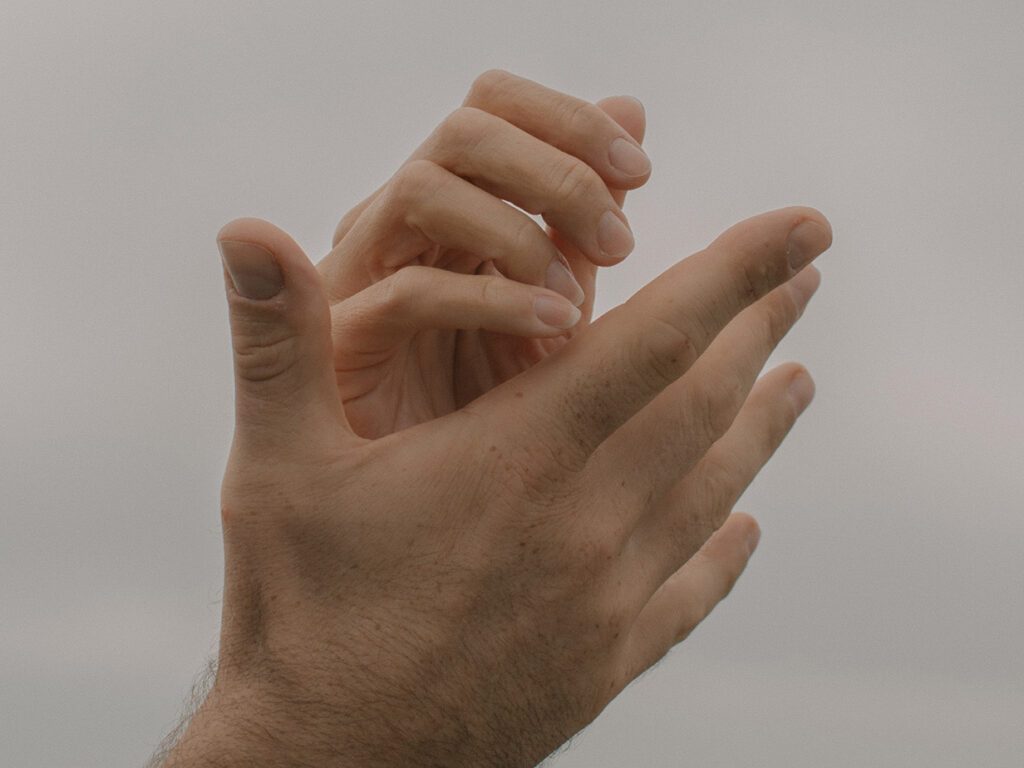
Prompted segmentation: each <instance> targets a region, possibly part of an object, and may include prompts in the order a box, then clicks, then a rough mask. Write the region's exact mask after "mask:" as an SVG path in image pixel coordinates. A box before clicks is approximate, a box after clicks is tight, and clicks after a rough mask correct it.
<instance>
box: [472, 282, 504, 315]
mask: <svg viewBox="0 0 1024 768" xmlns="http://www.w3.org/2000/svg"><path fill="white" fill-rule="evenodd" d="M503 279H504V278H500V277H492V276H490V275H480V276H479V277H478V278H477V289H476V290H477V301H478V302H479V304H480V306H481V307H492V306H497V305H498V304H499V302H500V300H501V296H500V293H499V292H500V290H501V288H502V287H504V286H502V285H500V284H499V282H498V281H500V280H503Z"/></svg>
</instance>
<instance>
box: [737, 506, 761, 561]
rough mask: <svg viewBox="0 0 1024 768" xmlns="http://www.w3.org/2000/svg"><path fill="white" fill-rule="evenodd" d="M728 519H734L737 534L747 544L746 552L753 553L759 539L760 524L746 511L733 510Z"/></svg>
mask: <svg viewBox="0 0 1024 768" xmlns="http://www.w3.org/2000/svg"><path fill="white" fill-rule="evenodd" d="M729 519H730V520H734V521H735V523H734V525H736V526H738V528H739V535H740V536H742V537H743V540H744V541H745V542H746V544H747V549H748V554H750V555H752V554H754V550H755V549H757V545H758V543H759V542H760V541H761V526H760V524H759V523H758V522H757V520H756V519H755V518H754V517H752V516H751V515H748V514H747V513H746V512H733V513H732V514H731V515H730V516H729Z"/></svg>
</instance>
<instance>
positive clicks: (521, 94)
mask: <svg viewBox="0 0 1024 768" xmlns="http://www.w3.org/2000/svg"><path fill="white" fill-rule="evenodd" d="M645 125H646V124H645V118H644V112H643V108H642V106H641V105H640V104H639V102H637V101H636V100H634V99H631V98H629V97H611V98H608V99H604V100H602V101H600V102H598V103H597V104H596V105H594V104H591V103H589V102H587V101H583V100H581V99H578V98H575V97H573V96H569V95H566V94H563V93H559V92H558V91H554V90H551V89H549V88H546V87H544V86H542V85H540V84H538V83H535V82H533V81H530V80H526V79H524V78H521V77H517V76H515V75H512V74H510V73H508V72H504V71H502V70H490V71H488V72H485V73H484V74H482V75H481V76H480V77H478V78H477V79H476V81H475V82H474V83H473V86H472V87H471V88H470V91H469V94H468V96H467V97H466V99H465V101H464V102H463V105H462V106H461V107H460V108H459V109H457V110H455V111H454V112H453V113H451V114H450V115H449V116H448V117H447V118H446V119H445V120H444V121H443V122H442V123H441V125H439V126H438V128H437V129H436V130H435V131H434V132H433V133H432V134H431V135H430V136H429V137H428V138H427V139H426V140H425V141H424V142H423V143H422V144H421V145H420V147H418V148H417V149H416V151H415V152H414V153H413V154H412V155H411V156H410V157H409V158H408V160H406V162H405V163H403V165H402V167H401V168H399V170H398V171H397V172H396V173H395V174H394V176H392V178H391V179H389V180H388V182H386V183H385V184H384V185H383V186H382V187H381V188H380V189H378V190H377V191H376V192H374V193H373V194H372V195H371V196H370V197H368V198H367V199H366V200H364V201H363V202H362V203H360V204H359V205H357V206H356V207H355V208H353V209H352V211H350V212H349V213H348V214H346V216H345V217H344V218H343V219H342V221H341V223H340V224H339V226H338V229H337V232H336V233H335V241H334V248H333V249H332V250H331V252H330V253H329V254H328V255H327V256H326V257H325V258H324V259H323V260H322V261H321V262H320V263H319V264H318V269H319V271H320V273H321V274H322V275H323V277H324V280H325V287H326V290H327V294H328V297H329V299H330V301H331V304H332V312H331V314H332V325H333V338H334V348H335V353H334V361H335V371H336V373H337V381H338V388H339V391H340V393H341V397H342V401H343V402H344V405H345V410H346V414H347V415H348V418H349V422H350V423H351V425H352V427H353V429H354V430H355V431H356V432H357V433H358V434H360V435H362V436H364V437H380V436H383V435H386V434H389V433H391V432H395V431H398V430H400V429H403V428H405V427H408V426H412V425H414V424H418V423H421V422H423V421H428V420H430V419H433V418H437V417H438V416H443V415H445V414H447V413H450V412H452V411H454V410H457V409H458V408H460V407H461V406H463V405H465V404H466V403H468V402H470V401H471V400H474V399H475V398H477V397H478V396H479V395H481V394H483V393H484V392H487V391H489V390H491V389H492V388H493V387H495V386H496V385H497V384H500V383H501V382H503V381H506V380H508V379H510V378H512V377H513V376H515V375H516V374H518V373H520V372H522V371H523V370H525V369H527V368H529V367H531V366H532V365H534V364H535V363H537V362H538V361H540V360H542V359H543V358H545V357H547V356H548V355H550V354H551V353H552V352H554V351H556V350H558V349H559V348H561V347H562V346H563V345H564V344H565V343H566V341H568V340H569V339H570V338H572V337H573V336H574V335H575V334H576V333H578V332H579V331H580V330H582V328H584V327H586V325H587V324H588V323H589V321H590V316H591V312H592V310H593V303H594V284H595V277H596V270H597V266H599V265H610V264H615V263H618V262H619V261H621V260H622V258H624V257H625V256H626V255H627V254H628V252H629V250H630V249H631V248H632V236H631V235H629V234H628V233H627V234H626V235H625V243H623V240H622V236H621V235H620V237H619V240H618V241H616V240H615V239H614V237H613V238H612V241H611V242H612V243H613V245H614V247H613V248H611V250H614V251H617V253H614V254H611V255H609V254H608V253H605V252H604V249H605V248H608V247H609V246H608V239H607V238H604V239H602V237H601V236H600V233H601V232H602V231H603V230H602V224H601V221H602V217H608V216H609V215H611V217H612V218H613V219H614V220H615V221H621V222H623V223H625V216H624V215H623V214H622V212H621V206H622V204H623V200H624V198H625V194H626V192H625V190H626V189H630V188H635V187H638V186H640V185H642V184H644V183H646V181H647V179H648V178H649V175H650V170H649V168H650V166H649V163H647V170H646V171H643V170H642V171H641V172H640V173H636V174H633V175H628V174H625V173H623V172H622V171H621V170H618V169H617V168H616V166H614V165H612V163H611V161H610V157H612V156H618V154H617V153H616V152H613V151H611V150H610V147H612V146H613V145H614V144H615V143H616V142H625V143H626V144H628V145H631V146H639V143H640V142H641V141H642V140H643V136H644V130H645ZM626 137H629V138H626ZM619 149H621V146H620V147H619ZM639 155H640V157H643V153H642V152H640V153H639ZM505 200H508V201H510V202H512V203H514V204H515V205H517V206H518V207H520V208H522V209H523V210H526V211H528V212H530V213H539V214H541V215H542V217H543V218H544V220H545V222H547V227H546V229H542V228H541V227H540V226H539V225H538V224H537V223H536V222H534V221H533V220H531V219H530V218H529V217H528V216H526V215H525V214H523V213H520V212H519V211H516V210H515V208H513V207H512V206H510V205H507V204H506V203H505V202H504V201H505ZM237 228H238V225H237V224H236V225H235V231H237ZM624 231H625V230H624ZM243 239H245V238H244V236H243ZM256 239H258V238H256ZM623 248H625V250H623ZM567 272H568V273H567ZM573 277H575V282H573ZM506 278H508V279H506ZM559 294H561V295H559ZM563 297H566V298H563ZM567 298H568V299H569V300H567ZM573 304H575V305H578V307H579V308H578V309H576V308H575V307H574V306H573Z"/></svg>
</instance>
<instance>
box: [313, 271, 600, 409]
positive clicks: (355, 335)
mask: <svg viewBox="0 0 1024 768" xmlns="http://www.w3.org/2000/svg"><path fill="white" fill-rule="evenodd" d="M331 317H332V336H333V339H334V349H335V358H334V359H335V370H336V371H338V372H343V371H345V370H354V369H363V368H366V367H368V366H371V365H375V364H376V363H378V362H380V361H381V360H384V359H386V358H387V357H389V356H390V355H391V354H393V351H394V348H395V347H396V346H397V345H398V344H400V343H401V342H402V341H405V340H406V339H408V338H409V337H411V336H412V335H413V334H416V333H419V332H420V331H425V330H431V329H448V330H456V329H459V330H479V329H483V330H488V331H495V332H497V333H506V334H511V335H514V336H527V337H550V336H557V335H560V334H562V333H565V330H566V329H567V328H571V327H572V326H573V325H575V324H576V322H578V321H579V319H580V311H579V310H578V309H577V308H576V307H574V306H573V305H572V304H571V303H569V302H568V301H567V300H566V299H565V298H563V297H562V296H560V295H558V294H556V293H554V292H553V291H549V290H546V289H544V288H535V287H533V286H528V285H523V284H522V283H518V282H515V281H514V280H509V279H507V278H505V277H502V276H501V275H463V274H458V273H455V272H448V271H446V270H442V269H435V268H433V267H420V266H411V267H405V268H403V269H401V270H399V271H397V272H395V273H394V274H393V275H391V276H390V277H388V278H385V279H384V280H382V281H381V282H379V283H374V284H373V285H371V286H370V287H369V288H367V289H365V290H363V291H360V292H359V293H357V294H356V295H355V296H353V297H351V298H350V299H347V300H346V301H343V302H341V303H338V304H335V305H334V306H333V307H332V308H331ZM343 394H344V393H343Z"/></svg>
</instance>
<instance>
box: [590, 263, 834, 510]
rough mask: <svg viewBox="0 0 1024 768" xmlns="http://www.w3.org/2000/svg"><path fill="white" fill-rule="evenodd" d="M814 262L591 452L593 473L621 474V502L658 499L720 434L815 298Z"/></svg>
mask: <svg viewBox="0 0 1024 768" xmlns="http://www.w3.org/2000/svg"><path fill="white" fill-rule="evenodd" d="M820 280H821V274H820V273H819V272H818V270H817V269H815V267H814V266H813V265H811V266H808V267H805V268H804V269H803V270H802V271H801V272H800V274H798V275H797V276H796V277H794V278H793V279H792V280H790V281H789V282H788V283H786V284H785V285H780V286H779V287H778V288H776V289H775V290H773V291H771V292H770V293H769V294H768V295H767V296H765V297H764V298H762V299H760V300H759V301H756V302H754V304H752V305H751V306H749V307H747V308H746V309H745V310H743V311H742V312H740V314H739V315H737V316H736V317H735V318H734V319H733V320H732V322H730V323H729V324H728V325H727V326H726V327H725V328H724V329H723V330H722V332H721V333H720V334H719V335H718V336H717V337H716V338H715V340H714V341H713V342H712V343H711V345H710V346H709V347H708V349H707V351H705V352H704V354H702V355H701V356H700V358H699V359H698V360H697V362H696V363H695V364H694V365H693V367H692V368H690V370H688V371H687V372H686V374H685V375H684V376H682V378H680V379H679V380H678V381H675V382H673V383H672V384H671V385H669V386H668V387H667V388H666V389H665V391H663V392H661V393H660V394H659V395H658V396H657V397H656V398H654V400H653V402H651V403H650V404H649V405H647V406H646V407H645V408H643V409H642V410H641V411H640V413H638V414H637V415H636V416H634V417H633V418H632V419H630V420H629V421H627V422H626V423H625V424H623V425H622V427H621V428H620V429H619V430H618V431H616V432H615V434H613V435H612V436H611V437H610V438H608V440H606V441H605V442H604V443H603V444H602V445H601V446H600V448H598V450H597V451H596V452H595V453H594V456H593V459H592V462H591V466H590V467H588V471H593V473H594V476H595V477H598V478H600V477H608V476H610V475H609V473H612V472H614V473H615V474H616V475H618V474H622V470H623V469H627V468H628V469H629V472H628V473H626V476H627V477H628V482H627V483H626V485H625V486H624V487H621V486H620V487H617V488H616V489H615V491H616V493H618V494H620V495H622V496H623V497H625V498H624V499H623V507H624V508H628V509H637V508H641V512H642V511H643V510H642V507H643V505H644V504H645V503H647V504H648V505H649V503H650V501H651V500H653V501H654V502H655V503H657V502H658V501H659V500H660V499H661V497H662V496H663V495H664V494H665V492H667V491H668V489H669V488H670V487H671V486H672V485H674V484H675V482H676V481H677V480H678V479H679V478H680V477H682V476H683V475H684V474H685V473H686V472H687V471H688V470H689V469H690V468H691V467H692V466H693V465H694V463H695V462H696V461H698V460H699V459H700V457H701V456H703V455H704V453H705V452H706V451H707V450H708V448H709V447H710V446H711V444H712V443H714V442H715V441H716V440H717V439H718V438H719V437H721V436H722V435H723V434H724V433H725V431H726V430H727V429H728V428H729V426H730V425H731V424H732V422H733V419H735V418H736V414H737V413H739V410H740V408H741V407H742V405H743V403H744V401H745V400H746V399H747V395H748V394H749V393H750V389H751V387H752V386H753V385H754V382H755V381H756V380H757V376H758V374H759V373H760V372H761V369H762V368H763V367H764V365H765V363H766V362H767V361H768V358H769V357H770V356H771V354H772V352H773V351H774V350H775V348H776V347H777V346H778V344H779V342H780V341H781V340H782V338H783V337H784V336H785V335H786V333H788V332H789V330H790V329H791V328H792V327H793V325H794V324H795V323H796V321H797V319H798V318H799V317H800V315H801V314H802V313H803V310H804V308H805V307H806V306H807V302H808V301H810V299H811V296H813V295H814V292H815V290H817V288H818V285H819V283H820Z"/></svg>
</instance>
